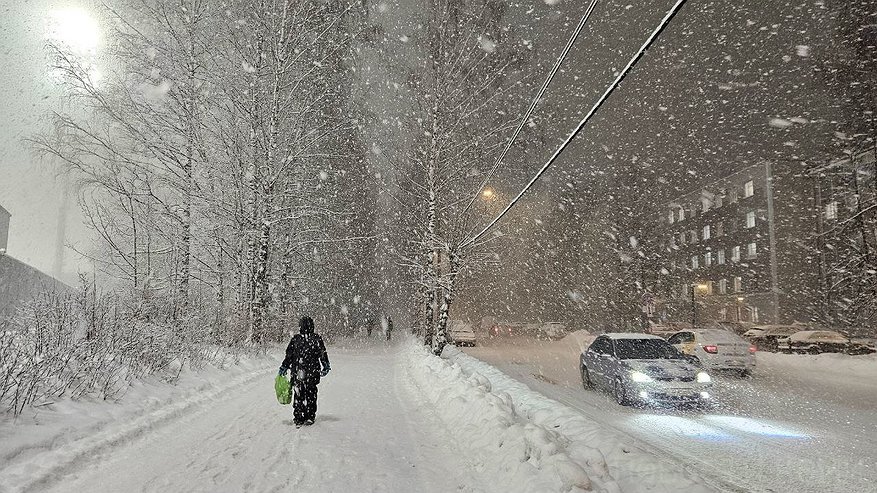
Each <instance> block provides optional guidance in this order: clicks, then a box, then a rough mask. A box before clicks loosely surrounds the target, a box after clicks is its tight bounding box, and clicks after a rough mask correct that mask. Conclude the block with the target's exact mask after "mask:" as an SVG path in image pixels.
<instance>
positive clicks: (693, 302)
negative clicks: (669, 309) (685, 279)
mask: <svg viewBox="0 0 877 493" xmlns="http://www.w3.org/2000/svg"><path fill="white" fill-rule="evenodd" d="M698 289H700V290H702V291H704V292H705V291H706V290H707V289H708V286H707V285H706V284H703V283H692V284H691V328H692V329H695V328H697V300H696V299H695V294H696V293H697V290H698Z"/></svg>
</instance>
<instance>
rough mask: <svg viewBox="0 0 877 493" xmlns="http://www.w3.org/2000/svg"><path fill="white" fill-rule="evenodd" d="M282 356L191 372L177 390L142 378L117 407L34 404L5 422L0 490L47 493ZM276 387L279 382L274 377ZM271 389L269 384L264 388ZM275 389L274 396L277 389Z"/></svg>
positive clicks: (0, 426)
mask: <svg viewBox="0 0 877 493" xmlns="http://www.w3.org/2000/svg"><path fill="white" fill-rule="evenodd" d="M276 360H279V357H276V356H275V357H271V358H267V357H265V356H254V357H247V358H242V359H240V360H239V361H236V362H235V364H233V365H232V366H228V367H217V366H211V365H207V366H206V367H204V368H202V369H200V370H196V371H184V372H183V373H182V374H181V375H180V377H179V379H178V380H177V381H176V382H175V384H174V385H171V384H168V383H166V382H164V381H162V380H161V379H160V378H159V377H158V376H152V377H148V378H146V379H143V380H138V381H135V382H133V383H132V384H131V388H130V389H129V390H128V392H127V393H126V394H125V396H124V398H123V399H122V400H120V401H117V402H107V401H103V400H98V399H80V400H75V401H74V400H69V399H65V400H60V401H56V402H51V403H46V404H45V405H41V406H37V407H34V408H33V410H32V411H29V412H27V413H25V414H22V415H21V416H19V417H18V418H17V419H16V420H13V418H12V416H11V415H6V416H3V418H2V419H0V492H4V493H5V492H7V491H10V492H12V491H33V490H36V491H38V490H40V489H41V483H42V482H43V481H45V480H46V479H49V478H51V477H52V476H53V475H57V474H64V473H66V472H68V471H71V470H73V469H75V468H76V467H77V466H78V464H80V463H82V462H86V461H87V460H88V459H89V458H90V457H91V456H93V455H95V454H97V453H100V452H104V451H107V450H110V449H111V448H112V447H114V446H116V445H119V444H121V443H124V442H127V441H130V440H133V439H134V438H136V437H138V436H141V435H143V434H144V433H148V432H150V431H151V430H154V429H155V428H157V427H159V426H161V425H163V424H165V423H167V422H169V421H172V420H174V419H177V418H179V417H181V416H184V415H186V414H188V413H190V412H193V411H194V410H196V409H198V408H200V407H201V406H204V405H207V404H210V403H213V402H215V401H217V400H221V399H222V398H223V394H224V393H225V392H228V391H229V390H231V389H234V388H235V387H238V386H241V385H248V384H252V383H253V382H254V380H256V379H257V378H261V379H262V380H265V369H266V368H267V367H274V366H275V365H276ZM272 382H273V380H272ZM261 384H263V385H266V388H267V387H270V382H269V384H264V383H261ZM270 390H271V389H270V388H269V389H268V390H266V392H267V391H270Z"/></svg>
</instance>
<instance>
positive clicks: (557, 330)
mask: <svg viewBox="0 0 877 493" xmlns="http://www.w3.org/2000/svg"><path fill="white" fill-rule="evenodd" d="M567 332H568V331H567V330H566V325H564V324H562V323H560V322H545V323H544V324H541V326H540V327H539V330H538V331H537V332H536V337H538V338H539V339H548V340H549V341H554V340H557V339H563V338H564V336H566V334H567Z"/></svg>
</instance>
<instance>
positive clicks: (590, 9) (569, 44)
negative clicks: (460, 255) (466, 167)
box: [463, 0, 599, 214]
mask: <svg viewBox="0 0 877 493" xmlns="http://www.w3.org/2000/svg"><path fill="white" fill-rule="evenodd" d="M598 1H599V0H591V3H590V5H588V9H587V10H586V11H585V13H584V14H583V15H582V19H581V20H580V21H579V24H578V26H576V28H575V30H574V31H573V33H572V35H571V36H570V37H569V40H567V42H566V46H564V47H563V51H561V52H560V55H559V56H558V57H557V60H556V61H555V62H554V66H553V67H552V68H551V71H550V72H549V73H548V77H546V78H545V81H544V82H543V83H542V87H540V88H539V92H538V93H537V94H536V97H535V98H533V101H532V102H531V103H530V107H529V108H527V112H526V113H524V116H523V118H521V122H520V123H519V124H518V128H517V129H515V132H514V133H513V134H512V136H511V138H510V139H509V141H508V143H506V146H505V149H503V151H502V152H501V153H500V155H499V157H497V158H496V162H494V163H493V167H492V168H490V171H489V172H488V173H487V176H485V177H484V180H483V181H482V182H481V185H479V186H478V190H476V191H475V194H474V195H473V196H472V200H470V201H469V204H468V205H467V206H466V208H465V209H464V210H463V214H465V213H466V212H468V211H469V209H470V208H471V207H472V204H474V203H475V201H476V200H477V199H478V195H479V194H480V193H481V191H482V190H484V187H485V185H487V182H489V181H490V180H491V178H493V175H494V174H495V173H496V170H497V169H499V165H500V163H502V160H503V159H505V156H506V154H508V152H509V149H511V148H512V144H514V142H515V139H517V138H518V134H520V133H521V130H522V129H523V128H524V125H526V124H527V120H529V119H530V115H532V114H533V110H535V109H536V105H537V104H539V100H541V99H542V95H544V94H545V90H546V89H548V84H550V83H551V79H553V78H554V74H556V73H557V71H558V70H559V69H560V66H561V64H563V61H564V59H565V58H566V55H567V53H569V50H570V49H571V48H572V45H573V43H575V41H576V39H577V38H578V37H579V33H581V32H582V29H583V28H584V27H585V24H586V23H587V22H588V19H589V18H590V17H591V13H592V12H593V11H594V7H596V6H597V2H598Z"/></svg>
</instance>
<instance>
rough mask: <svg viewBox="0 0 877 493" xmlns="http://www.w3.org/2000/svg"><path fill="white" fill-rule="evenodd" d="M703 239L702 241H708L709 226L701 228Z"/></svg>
mask: <svg viewBox="0 0 877 493" xmlns="http://www.w3.org/2000/svg"><path fill="white" fill-rule="evenodd" d="M703 239H704V240H708V239H710V226H709V224H707V225H706V226H704V227H703Z"/></svg>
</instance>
